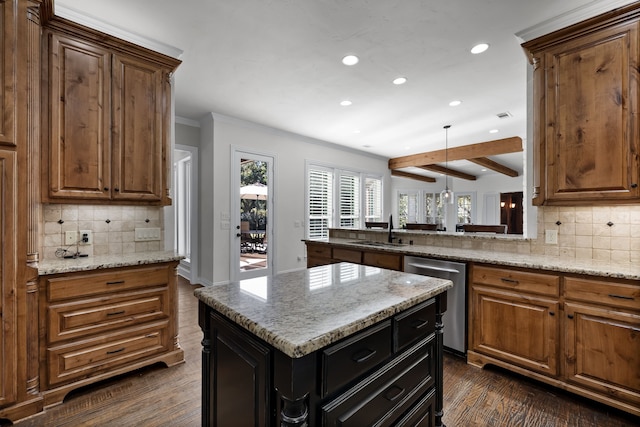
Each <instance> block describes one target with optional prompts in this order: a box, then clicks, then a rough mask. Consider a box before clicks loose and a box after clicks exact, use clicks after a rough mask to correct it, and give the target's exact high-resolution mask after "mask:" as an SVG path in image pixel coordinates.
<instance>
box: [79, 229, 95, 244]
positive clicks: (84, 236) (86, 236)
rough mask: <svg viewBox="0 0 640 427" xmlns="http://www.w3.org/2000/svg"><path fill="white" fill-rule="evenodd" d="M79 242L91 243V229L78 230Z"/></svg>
mask: <svg viewBox="0 0 640 427" xmlns="http://www.w3.org/2000/svg"><path fill="white" fill-rule="evenodd" d="M80 244H81V245H92V244H93V234H92V233H91V230H80Z"/></svg>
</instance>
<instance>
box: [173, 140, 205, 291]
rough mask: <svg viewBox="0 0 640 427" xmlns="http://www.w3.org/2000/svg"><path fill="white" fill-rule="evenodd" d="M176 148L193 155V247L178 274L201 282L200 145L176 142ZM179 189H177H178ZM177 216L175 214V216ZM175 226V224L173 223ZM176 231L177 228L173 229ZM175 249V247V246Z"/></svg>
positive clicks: (191, 226) (181, 263) (181, 264)
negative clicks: (194, 145)
mask: <svg viewBox="0 0 640 427" xmlns="http://www.w3.org/2000/svg"><path fill="white" fill-rule="evenodd" d="M174 150H180V151H187V152H189V153H190V155H191V184H192V185H191V206H190V208H191V209H190V211H191V218H190V222H191V224H190V229H191V233H190V234H191V236H190V241H191V248H190V257H189V263H188V265H187V264H186V263H184V262H182V261H180V264H179V265H178V274H180V275H181V276H183V277H186V278H187V279H189V281H190V282H191V283H199V281H200V279H199V276H198V273H199V270H198V260H199V259H200V254H199V252H198V247H199V246H198V242H199V239H200V231H199V228H198V224H199V215H198V205H199V202H198V195H199V194H200V189H199V183H200V181H199V179H198V176H199V175H198V174H199V172H198V162H199V160H198V147H193V146H191V145H184V144H175V146H174ZM176 190H177V189H176ZM171 207H172V209H173V211H174V212H173V215H175V209H176V206H175V205H172V206H171ZM174 218H175V216H174ZM172 226H173V224H172ZM173 231H174V233H175V230H173ZM176 245H177V242H174V246H176ZM174 249H175V248H174Z"/></svg>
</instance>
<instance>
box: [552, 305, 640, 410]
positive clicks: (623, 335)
mask: <svg viewBox="0 0 640 427" xmlns="http://www.w3.org/2000/svg"><path fill="white" fill-rule="evenodd" d="M565 315H566V319H565V322H566V331H567V334H566V343H565V347H566V353H567V354H566V366H567V367H566V374H567V378H568V381H570V382H573V383H578V384H580V385H582V386H585V387H588V388H591V389H595V390H597V391H599V392H602V393H606V394H607V395H609V396H615V397H616V398H617V399H622V400H626V401H629V402H631V403H633V404H635V405H639V404H640V376H639V375H638V367H640V314H638V313H632V312H623V311H616V310H612V309H610V308H605V307H597V306H590V305H580V304H574V303H571V302H567V303H566V304H565Z"/></svg>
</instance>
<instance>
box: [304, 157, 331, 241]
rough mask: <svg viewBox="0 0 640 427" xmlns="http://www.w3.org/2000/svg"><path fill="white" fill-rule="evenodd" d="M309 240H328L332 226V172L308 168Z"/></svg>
mask: <svg viewBox="0 0 640 427" xmlns="http://www.w3.org/2000/svg"><path fill="white" fill-rule="evenodd" d="M308 174H309V176H308V177H307V178H308V183H309V193H308V194H309V215H308V221H309V224H308V226H309V236H308V237H309V239H311V240H328V239H329V228H330V227H331V226H332V223H331V216H332V212H333V206H332V199H333V172H331V171H329V170H325V169H316V168H309V172H308Z"/></svg>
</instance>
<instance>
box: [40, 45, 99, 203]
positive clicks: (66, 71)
mask: <svg viewBox="0 0 640 427" xmlns="http://www.w3.org/2000/svg"><path fill="white" fill-rule="evenodd" d="M49 42H50V50H49V52H50V53H49V67H50V69H49V90H50V100H51V101H50V102H51V108H50V114H51V123H50V132H51V141H50V152H49V157H50V158H49V159H45V164H44V165H43V167H44V170H49V181H50V188H49V197H51V198H53V199H55V198H69V197H71V198H82V199H94V200H100V199H109V197H110V186H111V184H110V182H111V177H110V156H109V126H110V120H109V84H110V83H109V78H108V70H109V53H108V52H107V51H105V50H103V49H101V48H99V47H97V46H95V45H92V44H90V43H85V42H80V41H77V40H74V39H71V38H67V37H65V36H62V35H58V34H51V35H50V40H49ZM47 160H48V161H47Z"/></svg>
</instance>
